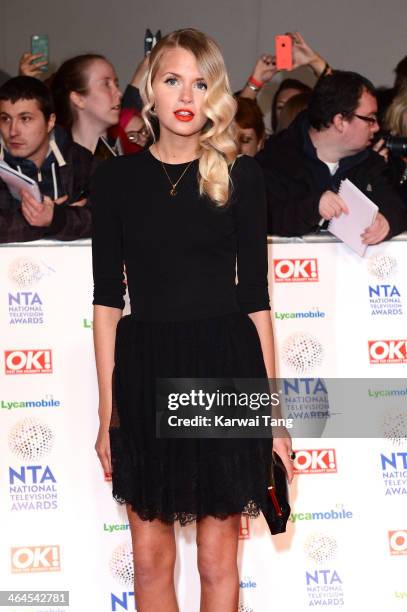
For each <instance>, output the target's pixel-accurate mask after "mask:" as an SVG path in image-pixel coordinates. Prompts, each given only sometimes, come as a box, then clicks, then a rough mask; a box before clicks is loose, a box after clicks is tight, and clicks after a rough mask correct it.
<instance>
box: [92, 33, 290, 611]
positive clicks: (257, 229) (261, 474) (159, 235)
mask: <svg viewBox="0 0 407 612" xmlns="http://www.w3.org/2000/svg"><path fill="white" fill-rule="evenodd" d="M142 96H143V100H144V109H143V116H144V119H145V121H146V124H147V125H148V126H150V129H151V130H152V132H153V127H152V121H153V123H154V126H155V130H154V137H155V141H154V144H153V145H152V146H151V147H150V148H149V149H147V150H145V151H143V152H141V153H138V154H137V155H135V156H124V157H120V158H116V159H112V160H110V161H108V162H106V164H104V166H103V167H102V168H100V169H99V170H98V171H97V173H96V175H95V178H94V188H93V195H92V198H93V200H92V201H93V215H94V220H93V221H94V235H93V266H94V302H93V303H94V340H95V354H96V364H97V372H98V384H99V417H100V428H99V433H98V437H97V441H96V451H97V453H98V456H99V459H100V461H101V463H102V466H103V468H104V470H105V472H112V480H113V495H114V497H115V498H116V499H117V500H118V501H120V502H121V503H126V508H127V513H128V518H129V523H130V528H131V535H132V543H133V554H134V574H135V594H136V600H137V609H138V610H140V612H148V611H154V612H156V610H165V611H166V612H175V611H177V610H178V606H177V601H176V596H175V588H174V576H173V572H174V565H175V555H176V552H175V551H176V547H175V538H174V522H175V521H177V520H178V521H179V522H180V523H181V525H185V524H187V523H190V522H191V521H195V520H196V522H197V548H198V569H199V573H200V578H201V610H205V611H209V610H216V611H218V610H222V611H223V612H236V609H237V606H238V594H239V577H238V568H237V545H238V530H239V524H240V515H241V514H242V513H245V514H247V515H251V516H258V514H259V513H260V511H261V509H262V508H263V507H264V506H265V504H266V500H267V494H268V493H267V486H268V476H269V470H270V462H271V442H270V440H269V439H268V440H265V439H196V438H194V439H166V438H157V437H156V433H155V410H156V403H155V399H156V380H157V379H159V378H168V377H172V378H194V379H199V378H203V379H205V378H206V379H207V378H209V377H213V378H222V377H232V378H233V377H234V378H250V377H251V378H265V377H266V376H267V375H268V376H269V377H273V376H274V352H273V332H272V326H271V319H270V313H269V298H268V291H267V246H266V203H265V194H264V186H263V178H262V174H261V171H260V169H259V167H258V166H257V164H256V162H255V161H254V160H252V159H250V158H248V157H246V156H242V157H237V153H236V144H235V141H234V134H233V127H232V126H233V117H234V115H235V108H236V103H235V101H234V99H233V97H232V95H231V92H230V87H229V82H228V77H227V73H226V69H225V65H224V61H223V58H222V55H221V52H220V50H219V48H218V46H217V45H216V43H215V42H214V41H213V40H212V39H210V38H208V37H207V36H205V35H204V34H202V33H200V32H198V31H196V30H193V29H186V30H179V31H177V32H173V33H172V34H169V35H168V36H166V37H165V38H163V39H162V40H161V41H160V43H158V44H157V46H156V47H154V49H153V51H152V52H151V55H150V56H149V65H148V72H147V75H146V79H145V83H144V87H143V88H142ZM157 128H158V129H157ZM118 186H120V188H119V187H118ZM236 259H237V270H238V277H239V282H238V284H237V285H235V264H236ZM124 264H125V266H126V271H127V282H128V289H129V295H130V301H131V307H132V313H131V315H128V316H125V317H122V309H123V306H124V301H123V294H124V292H125V285H124V282H123V265H124ZM112 380H113V384H112ZM112 387H113V389H112ZM273 444H274V450H275V451H276V452H278V454H279V455H280V456H281V458H282V460H283V462H284V465H285V466H286V469H287V472H288V476H289V480H291V478H292V464H291V463H290V460H289V454H290V452H291V440H290V438H289V436H281V437H279V438H277V439H274V441H273Z"/></svg>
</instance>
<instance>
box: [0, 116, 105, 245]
mask: <svg viewBox="0 0 407 612" xmlns="http://www.w3.org/2000/svg"><path fill="white" fill-rule="evenodd" d="M55 142H56V144H57V153H56V154H55V153H54V151H53V150H50V153H49V154H48V156H47V157H46V159H45V160H44V163H43V165H42V166H41V168H40V169H39V170H38V169H37V168H36V166H35V164H33V162H31V161H30V160H28V159H24V158H17V157H13V156H11V155H10V154H9V153H8V152H7V151H6V150H5V149H2V150H1V157H2V158H4V161H5V162H7V163H8V164H9V165H10V166H11V167H12V168H14V169H15V170H18V171H21V172H22V173H23V174H26V175H28V176H30V177H31V178H33V179H35V180H36V181H37V182H38V185H39V188H40V191H41V193H42V194H43V195H48V196H50V197H51V198H52V199H55V198H56V197H61V196H64V195H67V196H68V200H67V202H66V203H64V204H59V205H56V206H55V207H54V216H53V219H52V222H51V225H50V226H49V227H33V226H31V225H30V224H29V223H27V221H26V220H25V218H24V217H23V215H22V213H21V207H20V202H18V201H17V200H15V199H14V198H13V196H12V195H11V194H10V192H9V190H8V187H7V185H6V184H5V183H4V182H3V181H2V180H0V243H7V242H26V241H30V240H39V239H40V238H55V239H57V240H76V239H78V238H88V237H90V235H91V211H90V202H89V200H88V203H87V204H86V206H82V207H80V206H69V204H72V203H73V202H76V201H77V200H79V199H82V198H83V197H86V194H87V193H88V190H89V181H90V177H91V173H92V171H93V168H94V165H95V161H94V158H93V155H92V154H91V152H90V151H88V150H87V149H85V148H84V147H81V146H80V145H78V144H76V143H75V142H73V141H72V140H71V139H70V138H69V137H68V136H67V135H66V134H65V133H64V132H62V131H61V130H60V129H59V128H58V129H56V130H55ZM54 150H55V147H54ZM58 152H59V154H58Z"/></svg>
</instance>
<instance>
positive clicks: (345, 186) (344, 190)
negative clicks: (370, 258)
mask: <svg viewBox="0 0 407 612" xmlns="http://www.w3.org/2000/svg"><path fill="white" fill-rule="evenodd" d="M338 195H340V196H341V198H342V199H343V201H344V202H345V203H346V205H347V206H348V209H349V214H347V215H345V213H342V214H341V215H340V216H339V217H333V219H331V221H330V222H329V225H328V230H329V231H330V232H331V234H333V235H334V236H336V237H337V238H339V239H340V240H342V242H344V243H345V244H347V245H348V247H350V248H351V249H352V250H353V251H355V252H356V253H357V254H358V255H360V256H361V257H363V256H364V254H365V252H366V249H367V245H366V244H363V243H362V239H361V237H360V235H361V234H362V233H363V232H364V230H365V229H367V228H368V227H369V226H370V225H372V223H373V222H374V220H375V219H376V215H377V211H378V210H379V207H378V206H376V204H375V203H374V202H372V200H369V198H368V197H367V196H365V194H364V193H363V192H362V191H360V189H358V188H357V187H356V185H354V184H353V183H352V182H351V181H350V180H349V179H345V180H344V181H342V182H341V186H340V188H339V192H338Z"/></svg>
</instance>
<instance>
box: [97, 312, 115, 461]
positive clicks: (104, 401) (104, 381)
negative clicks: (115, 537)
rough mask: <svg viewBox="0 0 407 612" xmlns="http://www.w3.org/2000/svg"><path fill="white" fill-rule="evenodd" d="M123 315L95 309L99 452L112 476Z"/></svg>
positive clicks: (100, 458) (101, 459)
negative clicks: (115, 370) (115, 386)
mask: <svg viewBox="0 0 407 612" xmlns="http://www.w3.org/2000/svg"><path fill="white" fill-rule="evenodd" d="M121 316H122V312H121V310H120V309H118V308H111V307H109V306H100V305H95V306H94V307H93V341H94V345H95V358H96V371H97V378H98V387H99V421H100V425H99V433H98V437H97V440H96V444H95V449H96V452H97V454H98V457H99V460H100V462H101V464H102V467H103V469H104V471H105V472H106V473H111V471H112V466H111V459H110V445H109V425H110V417H111V414H112V375H113V367H114V346H115V339H116V327H117V324H118V322H119V321H120V319H121Z"/></svg>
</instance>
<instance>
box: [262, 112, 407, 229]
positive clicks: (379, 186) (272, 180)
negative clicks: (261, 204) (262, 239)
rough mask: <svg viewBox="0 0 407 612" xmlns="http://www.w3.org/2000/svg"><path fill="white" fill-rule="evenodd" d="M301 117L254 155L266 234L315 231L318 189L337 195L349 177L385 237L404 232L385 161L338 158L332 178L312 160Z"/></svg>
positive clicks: (373, 156)
mask: <svg viewBox="0 0 407 612" xmlns="http://www.w3.org/2000/svg"><path fill="white" fill-rule="evenodd" d="M308 129H309V123H308V118H307V116H306V113H301V115H299V116H298V117H297V119H296V120H295V121H294V122H293V123H292V124H291V126H290V127H289V128H288V129H286V130H283V131H282V132H280V133H279V134H277V135H276V136H273V137H271V138H270V139H269V141H267V143H266V146H265V147H264V149H263V150H262V151H260V153H258V155H257V160H258V162H259V163H260V165H261V167H262V168H263V172H264V177H265V183H266V192H267V206H268V232H269V233H270V234H275V235H279V236H303V235H304V234H310V233H312V232H315V231H317V230H318V229H319V225H318V224H319V221H320V219H321V217H320V215H319V211H318V208H319V200H320V198H321V195H322V194H323V193H324V191H327V190H331V191H337V190H338V188H339V185H340V181H341V180H343V179H346V178H347V179H349V180H351V181H352V183H354V184H355V185H356V186H357V187H358V188H359V189H360V190H361V191H363V193H365V194H366V196H367V197H368V198H370V199H371V200H372V201H373V202H375V204H377V206H378V207H379V210H380V212H381V213H382V214H383V215H384V216H385V217H386V219H387V221H388V222H389V225H390V233H389V235H388V236H387V238H391V237H392V236H394V235H396V234H399V233H400V232H403V231H405V230H406V229H407V210H406V208H405V207H404V206H403V204H402V202H401V200H400V197H399V196H398V194H397V192H396V190H395V189H394V187H393V186H392V185H391V182H390V180H389V178H388V176H387V168H386V162H385V161H384V159H383V158H382V157H381V156H380V155H378V154H377V153H375V152H374V151H372V150H371V149H366V150H364V151H362V152H361V153H357V154H356V155H352V156H350V157H345V158H343V159H341V160H340V162H339V167H338V170H337V171H336V173H335V174H334V176H331V174H330V171H329V168H328V166H327V165H326V164H325V163H324V162H322V161H320V160H319V159H318V157H317V154H316V150H315V148H314V146H313V144H312V142H311V139H310V137H309V135H308Z"/></svg>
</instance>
